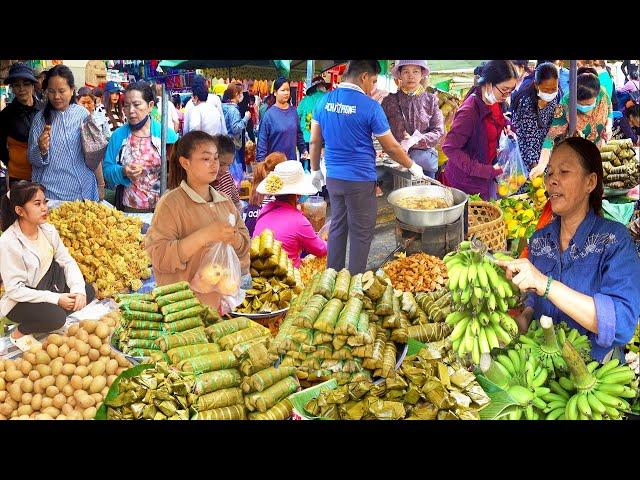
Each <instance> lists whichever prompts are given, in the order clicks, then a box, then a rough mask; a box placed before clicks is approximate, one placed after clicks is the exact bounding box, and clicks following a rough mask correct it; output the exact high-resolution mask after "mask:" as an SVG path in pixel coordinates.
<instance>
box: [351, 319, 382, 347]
mask: <svg viewBox="0 0 640 480" xmlns="http://www.w3.org/2000/svg"><path fill="white" fill-rule="evenodd" d="M372 327H373V328H372ZM377 328H378V327H377V325H376V324H375V323H369V314H367V312H360V317H359V320H358V329H357V331H356V334H355V335H352V336H350V337H349V338H347V344H348V345H349V346H351V347H359V346H362V345H369V344H372V343H373V341H374V340H375V338H376V331H377Z"/></svg>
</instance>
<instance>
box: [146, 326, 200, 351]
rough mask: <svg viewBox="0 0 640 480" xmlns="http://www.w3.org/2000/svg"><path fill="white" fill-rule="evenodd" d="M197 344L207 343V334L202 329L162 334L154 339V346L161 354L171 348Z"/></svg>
mask: <svg viewBox="0 0 640 480" xmlns="http://www.w3.org/2000/svg"><path fill="white" fill-rule="evenodd" d="M197 343H207V334H206V333H205V331H204V327H198V328H192V329H191V330H187V331H185V332H180V333H173V334H163V335H162V336H161V337H159V338H157V339H156V344H157V345H158V346H159V347H160V350H162V351H163V352H166V351H168V350H171V349H172V348H176V347H183V346H185V345H195V344H197Z"/></svg>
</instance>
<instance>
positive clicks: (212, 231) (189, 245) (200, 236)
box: [145, 130, 250, 309]
mask: <svg viewBox="0 0 640 480" xmlns="http://www.w3.org/2000/svg"><path fill="white" fill-rule="evenodd" d="M219 168H220V163H219V160H218V150H217V148H216V141H215V139H214V138H213V137H212V136H211V135H209V134H208V133H206V132H202V131H199V130H194V131H192V132H189V133H187V134H186V135H184V136H183V137H182V138H181V139H180V140H178V142H177V143H176V144H175V146H174V148H173V151H172V153H171V158H170V160H169V188H171V189H172V190H170V191H169V192H167V193H165V194H164V195H163V196H162V197H161V198H160V201H159V202H158V204H157V206H156V211H155V214H154V215H153V220H152V222H151V226H150V227H149V230H148V231H147V234H146V236H145V248H146V250H147V252H148V253H149V255H150V257H151V264H152V265H153V271H154V274H155V278H156V283H157V284H158V285H167V284H170V283H175V282H180V281H183V280H185V281H191V279H192V278H193V277H194V275H195V274H196V272H197V271H198V268H199V267H200V263H201V260H202V256H203V254H204V253H205V250H206V247H208V246H210V245H212V244H213V243H215V242H224V243H227V244H229V245H231V246H232V247H233V249H234V250H235V252H236V254H237V255H238V259H239V260H240V268H241V273H242V274H243V275H244V274H246V273H248V272H249V243H250V240H249V232H248V231H247V227H245V225H244V222H243V221H242V216H241V214H240V212H238V210H237V209H236V207H235V205H234V204H233V202H232V201H231V200H230V199H229V197H227V196H226V195H223V194H221V193H219V192H217V191H216V190H215V189H214V188H213V187H212V186H210V183H211V182H213V181H214V180H215V179H216V177H217V175H218V170H219ZM230 215H232V216H233V217H234V219H235V220H234V221H235V225H234V226H232V225H230V223H229V217H230ZM196 295H197V297H198V298H199V299H200V301H201V302H202V303H206V304H207V305H209V306H211V307H212V308H215V309H217V308H218V307H219V306H220V294H219V293H217V292H213V293H206V294H203V293H196Z"/></svg>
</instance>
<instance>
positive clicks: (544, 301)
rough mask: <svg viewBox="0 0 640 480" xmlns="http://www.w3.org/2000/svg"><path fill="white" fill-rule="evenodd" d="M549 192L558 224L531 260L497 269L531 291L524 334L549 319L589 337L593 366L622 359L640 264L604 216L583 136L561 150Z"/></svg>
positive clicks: (593, 150) (541, 234)
mask: <svg viewBox="0 0 640 480" xmlns="http://www.w3.org/2000/svg"><path fill="white" fill-rule="evenodd" d="M545 185H546V187H547V192H548V193H549V202H550V204H551V208H552V210H553V213H554V215H555V219H554V220H553V221H552V222H551V223H550V224H549V225H547V226H546V227H544V228H543V229H541V230H539V231H537V232H535V233H534V234H533V236H532V237H531V240H530V242H529V256H528V259H527V258H525V259H518V260H513V261H509V262H502V261H501V262H498V264H499V265H501V266H503V267H506V269H507V277H508V278H509V279H512V280H513V282H514V283H515V284H516V286H518V288H519V289H520V290H521V291H523V292H528V297H527V299H526V300H525V305H526V308H525V309H524V311H523V313H522V314H521V315H520V317H518V319H517V321H518V325H519V329H520V332H521V333H524V332H526V331H527V328H528V327H529V323H530V322H531V320H532V319H533V318H540V316H541V315H547V316H550V317H551V318H552V319H553V321H554V322H567V324H568V325H569V327H571V328H577V329H578V330H579V331H580V333H581V334H586V335H587V336H588V337H589V340H590V341H591V345H592V350H591V355H592V356H593V358H594V359H595V360H598V361H599V362H602V361H603V360H604V359H606V357H607V356H610V355H611V354H613V355H614V356H615V357H617V358H621V355H620V353H621V351H620V349H621V347H624V345H625V344H626V343H627V342H628V341H629V340H630V339H631V337H632V336H633V332H634V330H635V328H636V324H637V322H638V316H639V315H640V302H638V297H640V282H638V281H637V279H638V278H640V258H639V257H638V254H637V253H636V251H635V248H634V245H633V242H632V239H631V236H630V235H629V232H628V231H627V229H626V228H625V226H624V225H623V224H621V223H618V222H614V221H611V220H605V219H604V218H603V217H602V211H601V210H602V192H603V184H602V158H601V156H600V152H599V151H598V148H597V147H596V146H595V145H594V144H593V143H592V142H590V141H588V140H585V139H583V138H577V137H569V138H567V139H565V140H564V141H563V142H561V143H559V144H558V146H557V147H556V148H555V149H554V150H553V154H552V155H551V159H550V161H549V169H548V170H547V177H546V179H545ZM616 347H617V350H618V351H617V352H615V351H613V352H612V350H613V349H616Z"/></svg>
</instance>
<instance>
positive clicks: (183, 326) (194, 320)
mask: <svg viewBox="0 0 640 480" xmlns="http://www.w3.org/2000/svg"><path fill="white" fill-rule="evenodd" d="M202 326H204V324H203V323H202V319H201V318H200V317H189V318H183V319H182V320H176V321H175V322H170V323H165V324H164V331H165V332H171V333H177V332H184V331H186V330H192V329H194V328H197V327H202Z"/></svg>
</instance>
